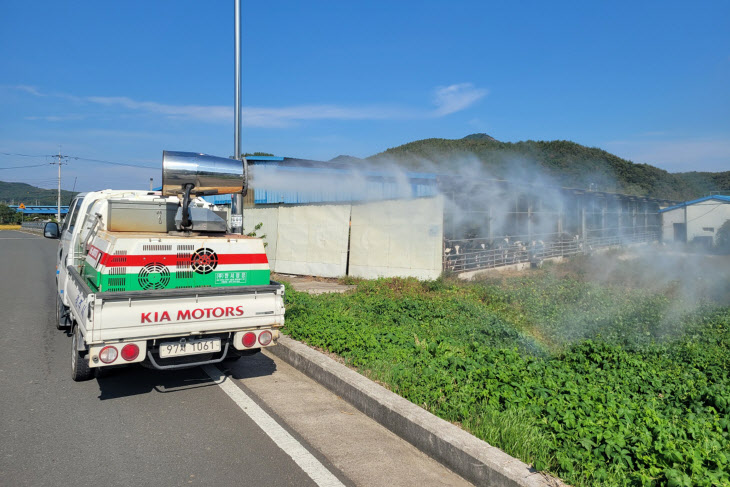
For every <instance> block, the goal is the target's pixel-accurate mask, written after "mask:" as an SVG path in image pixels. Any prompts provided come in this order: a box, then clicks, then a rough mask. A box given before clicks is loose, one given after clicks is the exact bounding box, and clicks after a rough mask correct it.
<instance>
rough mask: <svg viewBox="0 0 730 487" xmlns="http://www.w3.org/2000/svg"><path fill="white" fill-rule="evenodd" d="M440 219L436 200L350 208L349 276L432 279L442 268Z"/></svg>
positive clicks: (440, 208) (439, 199)
mask: <svg viewBox="0 0 730 487" xmlns="http://www.w3.org/2000/svg"><path fill="white" fill-rule="evenodd" d="M443 213H444V202H443V198H442V197H440V196H437V197H435V198H418V199H412V200H391V201H379V202H374V203H366V204H362V205H353V207H352V235H351V237H350V270H349V274H350V275H351V276H353V277H362V278H365V279H374V278H377V277H395V276H399V277H416V278H418V279H436V278H437V277H438V276H439V275H440V274H441V266H442V253H443V248H442V247H443V237H444V228H443V221H444V218H443Z"/></svg>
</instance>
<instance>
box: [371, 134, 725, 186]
mask: <svg viewBox="0 0 730 487" xmlns="http://www.w3.org/2000/svg"><path fill="white" fill-rule="evenodd" d="M368 160H369V161H371V162H372V163H373V164H378V163H382V162H396V163H397V164H399V165H401V166H403V167H404V168H407V169H411V170H426V171H432V172H439V173H444V174H453V175H459V174H461V175H463V176H465V177H474V176H475V175H476V174H478V175H479V176H484V177H490V178H497V179H511V180H523V181H528V182H545V183H547V184H556V185H561V186H566V187H573V188H589V187H593V188H595V189H596V190H598V191H609V192H617V193H625V194H635V195H641V196H650V197H654V198H663V199H671V200H689V199H694V198H697V197H701V196H705V195H707V194H709V193H710V192H711V191H721V192H725V193H726V194H727V193H730V171H726V172H719V173H710V172H701V173H700V172H689V173H674V174H672V173H669V172H667V171H665V170H663V169H659V168H657V167H654V166H651V165H649V164H635V163H633V162H631V161H628V160H626V159H622V158H620V157H618V156H616V155H614V154H611V153H609V152H606V151H604V150H602V149H598V148H595V147H586V146H583V145H580V144H576V143H575V142H570V141H567V140H553V141H533V140H527V141H522V142H514V143H511V142H499V141H497V140H495V139H494V138H493V137H490V136H489V135H487V134H472V135H469V136H467V137H464V138H463V139H424V140H417V141H414V142H410V143H407V144H404V145H401V146H398V147H394V148H391V149H388V150H386V151H385V152H381V153H379V154H376V155H374V156H371V157H369V158H368ZM465 171H467V172H465Z"/></svg>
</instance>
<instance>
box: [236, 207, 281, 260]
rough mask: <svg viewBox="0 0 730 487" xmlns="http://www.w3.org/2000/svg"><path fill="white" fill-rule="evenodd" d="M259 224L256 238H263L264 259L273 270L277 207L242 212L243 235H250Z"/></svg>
mask: <svg viewBox="0 0 730 487" xmlns="http://www.w3.org/2000/svg"><path fill="white" fill-rule="evenodd" d="M259 223H262V224H263V225H262V227H261V228H260V229H258V230H256V236H257V237H264V242H266V247H265V249H266V257H267V258H268V259H269V266H270V267H271V270H272V271H273V270H274V267H275V265H276V242H277V239H278V235H279V207H275V208H245V209H244V210H243V233H251V232H253V231H254V228H255V227H256V225H258V224H259Z"/></svg>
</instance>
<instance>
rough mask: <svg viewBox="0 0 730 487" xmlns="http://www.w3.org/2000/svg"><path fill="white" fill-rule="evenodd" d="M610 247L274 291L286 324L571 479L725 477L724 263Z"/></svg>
mask: <svg viewBox="0 0 730 487" xmlns="http://www.w3.org/2000/svg"><path fill="white" fill-rule="evenodd" d="M619 257H620V256H618V255H612V256H608V258H607V259H606V258H603V257H597V258H590V259H588V258H587V259H578V260H574V261H571V262H570V263H568V264H566V265H558V266H548V267H546V268H544V269H542V270H539V271H534V272H529V273H525V274H524V275H519V276H513V277H500V278H489V279H484V280H482V281H480V282H473V283H465V282H460V281H456V280H453V279H439V280H436V281H430V282H419V281H416V280H414V279H381V280H376V281H353V284H356V285H357V288H356V290H355V291H354V292H352V293H349V294H345V295H321V296H310V295H307V294H303V293H298V292H296V291H294V290H292V289H287V300H288V302H287V332H288V333H289V334H290V335H291V336H292V337H293V338H296V339H299V340H303V341H305V342H308V343H310V344H311V345H314V346H316V347H319V348H322V349H325V350H327V351H329V352H332V353H335V354H337V355H339V356H340V357H342V358H343V359H344V361H345V362H346V363H348V364H349V365H351V366H353V367H355V368H357V369H359V370H360V371H361V372H362V373H364V374H366V375H368V376H369V377H371V378H372V379H374V380H377V381H379V382H381V383H384V384H386V385H387V387H389V388H390V389H391V390H393V391H394V392H396V393H398V394H400V395H402V396H403V397H405V398H407V399H409V400H410V401H412V402H413V403H415V404H418V405H420V406H422V407H424V408H425V409H427V410H428V411H430V412H432V413H434V414H436V415H438V416H440V417H442V418H443V419H445V420H447V421H451V422H454V423H457V424H460V425H461V426H462V427H463V428H465V429H467V430H468V431H470V432H472V433H473V434H475V435H476V436H478V437H479V438H482V439H484V440H485V441H487V442H489V443H490V444H493V445H495V446H498V447H499V448H502V449H503V450H505V451H506V452H507V453H509V454H511V455H514V456H516V457H518V458H520V459H522V460H523V461H526V462H528V463H531V464H533V465H535V467H536V468H538V469H540V470H545V471H549V472H552V473H554V474H556V475H559V476H560V477H562V478H563V479H564V480H566V481H568V482H570V483H573V484H575V485H585V486H588V485H707V486H710V485H730V477H729V476H728V471H729V470H730V419H728V418H729V417H730V392H729V391H730V388H729V387H728V386H730V379H729V377H728V370H730V307H727V305H728V303H730V301H728V300H727V294H726V291H727V289H726V287H728V286H727V284H728V282H730V280H729V281H724V280H723V279H724V276H725V275H726V274H724V273H725V272H727V268H726V267H727V262H724V261H712V262H710V263H709V264H707V265H705V266H704V267H703V265H691V266H683V265H682V264H681V261H685V260H687V259H686V258H685V257H683V256H679V257H678V259H679V261H680V262H664V263H663V265H661V266H658V265H657V264H656V263H655V262H652V259H653V257H652V258H647V259H638V260H637V259H631V260H625V261H624V260H621V259H620V258H619ZM723 262H724V264H723ZM723 265H724V267H723ZM596 269H599V270H600V272H596ZM667 269H675V271H676V272H668V271H667ZM692 269H694V272H692ZM698 272H699V273H700V274H697V273H698ZM700 297H701V299H700ZM706 297H709V298H712V299H705V298H706Z"/></svg>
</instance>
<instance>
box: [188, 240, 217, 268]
mask: <svg viewBox="0 0 730 487" xmlns="http://www.w3.org/2000/svg"><path fill="white" fill-rule="evenodd" d="M190 262H191V265H192V267H193V270H194V271H195V272H197V273H198V274H209V273H211V272H213V270H214V269H215V268H216V267H218V254H216V253H215V252H213V251H212V250H211V249H207V248H205V247H203V248H202V249H198V250H196V251H195V253H194V254H193V255H192V256H191V257H190Z"/></svg>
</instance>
